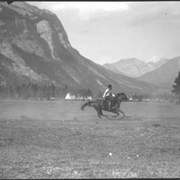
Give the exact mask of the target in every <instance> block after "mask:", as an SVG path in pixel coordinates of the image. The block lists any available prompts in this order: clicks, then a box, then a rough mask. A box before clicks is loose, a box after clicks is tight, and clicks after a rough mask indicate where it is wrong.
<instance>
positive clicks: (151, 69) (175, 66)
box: [104, 57, 180, 91]
mask: <svg viewBox="0 0 180 180" xmlns="http://www.w3.org/2000/svg"><path fill="white" fill-rule="evenodd" d="M104 67H106V68H107V69H110V70H112V71H114V72H117V73H120V74H124V75H127V76H129V77H136V79H138V80H142V81H145V82H148V83H151V84H154V85H156V86H158V87H159V88H160V89H166V90H168V91H170V90H172V85H173V83H174V80H175V78H176V77H177V75H178V72H179V71H180V57H175V58H172V59H167V58H161V59H160V60H159V61H156V62H148V63H145V62H143V61H140V60H139V59H137V58H129V59H121V60H120V61H118V62H115V63H112V64H104Z"/></svg>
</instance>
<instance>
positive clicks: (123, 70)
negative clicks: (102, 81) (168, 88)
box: [103, 58, 168, 78]
mask: <svg viewBox="0 0 180 180" xmlns="http://www.w3.org/2000/svg"><path fill="white" fill-rule="evenodd" d="M167 61H168V59H166V58H161V59H160V60H159V61H157V62H147V63H146V62H143V61H141V60H139V59H137V58H127V59H121V60H119V61H117V62H115V63H111V64H110V63H106V64H104V65H103V66H104V67H106V68H107V69H110V70H112V71H114V72H117V73H120V74H124V75H126V76H129V77H135V78H137V77H139V76H141V75H143V74H145V73H147V72H149V71H153V70H155V69H157V68H158V67H160V66H161V65H162V64H164V63H166V62H167Z"/></svg>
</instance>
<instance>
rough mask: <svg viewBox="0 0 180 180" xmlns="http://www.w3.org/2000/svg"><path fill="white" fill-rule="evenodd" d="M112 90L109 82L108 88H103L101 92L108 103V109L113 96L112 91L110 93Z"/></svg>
mask: <svg viewBox="0 0 180 180" xmlns="http://www.w3.org/2000/svg"><path fill="white" fill-rule="evenodd" d="M111 90H112V85H111V84H109V85H108V88H107V89H106V90H105V92H104V94H103V99H104V100H105V101H106V102H107V103H108V110H109V111H110V109H111V100H112V98H113V97H114V96H115V95H114V94H113V93H111Z"/></svg>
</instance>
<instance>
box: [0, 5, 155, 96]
mask: <svg viewBox="0 0 180 180" xmlns="http://www.w3.org/2000/svg"><path fill="white" fill-rule="evenodd" d="M0 70H1V71H0V84H1V85H5V86H6V85H8V84H13V83H14V84H21V83H23V82H29V81H31V82H34V83H52V82H53V83H54V84H55V85H56V86H60V87H62V88H63V87H65V86H68V89H69V90H73V89H81V88H86V89H90V90H91V91H93V92H94V93H96V94H97V93H98V92H99V91H103V90H104V89H105V88H106V86H107V84H109V83H111V84H112V85H113V87H114V91H118V92H119V91H124V92H126V93H134V92H141V93H150V92H153V91H155V90H157V87H156V86H154V85H151V84H149V83H146V82H142V81H139V80H135V79H133V78H129V77H126V76H124V75H120V74H117V73H114V72H112V71H110V70H107V69H106V68H104V67H102V66H100V65H98V64H96V63H93V62H92V61H90V60H89V59H87V58H85V57H83V56H82V55H81V54H80V53H79V52H78V51H77V50H76V49H74V48H73V47H72V46H71V44H70V42H69V40H68V36H67V33H66V31H65V30H64V28H63V26H62V24H61V22H60V21H59V19H58V18H57V16H56V15H55V14H53V13H52V12H49V11H47V10H40V9H38V8H37V7H35V6H32V5H30V4H28V3H25V2H13V3H12V4H10V5H8V4H7V3H6V2H1V3H0Z"/></svg>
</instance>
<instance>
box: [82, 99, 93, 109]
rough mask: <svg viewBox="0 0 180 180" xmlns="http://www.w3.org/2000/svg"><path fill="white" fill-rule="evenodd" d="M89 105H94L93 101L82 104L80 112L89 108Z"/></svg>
mask: <svg viewBox="0 0 180 180" xmlns="http://www.w3.org/2000/svg"><path fill="white" fill-rule="evenodd" d="M91 103H94V101H88V102H86V103H84V104H83V105H82V106H81V110H82V111H83V110H84V108H85V107H86V106H91Z"/></svg>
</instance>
